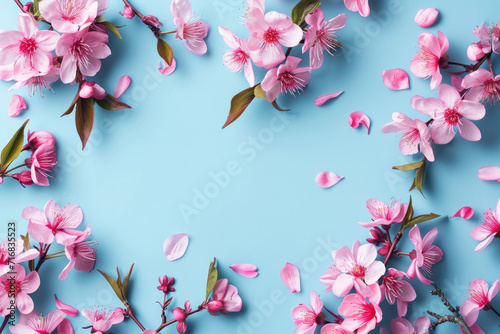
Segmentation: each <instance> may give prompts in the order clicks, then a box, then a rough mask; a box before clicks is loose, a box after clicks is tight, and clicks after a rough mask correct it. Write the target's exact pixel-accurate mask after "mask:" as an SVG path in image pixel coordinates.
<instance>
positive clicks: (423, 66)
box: [410, 31, 449, 89]
mask: <svg viewBox="0 0 500 334" xmlns="http://www.w3.org/2000/svg"><path fill="white" fill-rule="evenodd" d="M418 47H419V49H420V51H418V53H417V54H416V55H415V56H414V57H413V59H412V61H411V64H410V70H411V72H412V73H413V74H415V75H416V76H417V77H419V78H428V77H430V76H432V80H431V89H436V88H437V87H438V86H439V84H440V83H441V80H442V78H443V77H442V75H441V73H440V71H439V62H440V59H441V57H442V56H443V55H444V54H445V53H446V51H448V48H449V43H448V38H446V36H445V35H444V34H443V33H441V32H440V31H438V37H436V36H434V35H433V34H431V33H429V32H424V33H422V34H420V36H418Z"/></svg>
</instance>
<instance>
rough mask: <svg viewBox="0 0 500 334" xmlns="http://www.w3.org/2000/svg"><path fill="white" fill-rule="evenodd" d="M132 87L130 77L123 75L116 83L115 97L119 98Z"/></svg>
mask: <svg viewBox="0 0 500 334" xmlns="http://www.w3.org/2000/svg"><path fill="white" fill-rule="evenodd" d="M128 86H130V77H129V76H128V75H123V76H122V77H121V78H120V79H118V82H117V83H116V86H115V90H114V91H113V97H114V98H119V97H120V96H122V94H123V93H125V91H126V90H127V88H128Z"/></svg>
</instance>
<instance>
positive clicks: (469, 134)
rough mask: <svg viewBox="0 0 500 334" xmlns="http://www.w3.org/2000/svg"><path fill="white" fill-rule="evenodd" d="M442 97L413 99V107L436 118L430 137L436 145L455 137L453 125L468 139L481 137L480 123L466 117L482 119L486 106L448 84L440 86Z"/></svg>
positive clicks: (415, 97)
mask: <svg viewBox="0 0 500 334" xmlns="http://www.w3.org/2000/svg"><path fill="white" fill-rule="evenodd" d="M439 98H440V99H436V98H434V97H429V98H427V99H423V98H421V97H420V96H414V97H413V98H412V106H413V107H414V108H415V109H416V110H417V111H418V112H420V113H422V114H424V115H427V116H430V117H432V118H433V119H434V121H433V122H432V125H431V138H432V140H433V141H434V142H435V143H436V144H448V143H449V142H450V141H451V140H452V139H453V137H455V131H454V130H453V127H454V126H456V127H457V128H458V133H459V134H460V136H461V137H462V138H464V139H466V140H470V141H477V140H479V139H481V132H480V131H479V129H478V128H477V126H475V125H474V123H472V122H471V121H469V120H467V119H465V118H468V119H471V120H479V119H482V118H483V117H484V115H485V113H486V109H485V108H484V106H483V105H482V104H481V103H479V102H475V101H467V100H462V98H461V97H460V94H459V93H458V92H457V90H456V89H455V88H453V87H452V86H450V85H445V84H443V85H441V86H439ZM464 117H465V118H464Z"/></svg>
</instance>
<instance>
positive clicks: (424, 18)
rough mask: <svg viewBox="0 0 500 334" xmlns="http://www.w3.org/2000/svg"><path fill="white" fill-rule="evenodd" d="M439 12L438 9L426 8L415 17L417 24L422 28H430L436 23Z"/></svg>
mask: <svg viewBox="0 0 500 334" xmlns="http://www.w3.org/2000/svg"><path fill="white" fill-rule="evenodd" d="M438 14H439V12H438V10H437V9H436V8H424V9H421V10H419V11H418V12H417V15H415V23H416V24H418V25H419V26H420V27H422V28H428V27H430V26H431V25H433V24H434V22H436V18H437V16H438Z"/></svg>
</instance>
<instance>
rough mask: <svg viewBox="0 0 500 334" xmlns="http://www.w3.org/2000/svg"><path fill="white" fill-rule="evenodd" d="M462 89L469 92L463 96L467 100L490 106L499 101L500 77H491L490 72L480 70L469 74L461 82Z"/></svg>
mask: <svg viewBox="0 0 500 334" xmlns="http://www.w3.org/2000/svg"><path fill="white" fill-rule="evenodd" d="M462 87H463V88H465V89H469V88H470V90H469V91H468V92H467V95H466V96H465V97H466V99H467V100H472V101H478V102H481V103H485V102H486V101H489V102H490V104H493V103H494V104H497V103H498V102H499V101H500V75H497V76H496V77H493V74H491V72H490V71H487V70H485V69H484V68H480V69H478V70H477V71H474V72H472V73H469V74H467V75H466V76H465V78H464V80H463V81H462Z"/></svg>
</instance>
